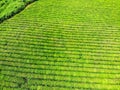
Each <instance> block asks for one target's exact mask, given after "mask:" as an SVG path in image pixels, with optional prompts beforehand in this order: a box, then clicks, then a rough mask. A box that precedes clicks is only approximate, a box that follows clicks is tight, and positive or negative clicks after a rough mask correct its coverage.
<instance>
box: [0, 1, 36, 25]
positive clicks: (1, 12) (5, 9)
mask: <svg viewBox="0 0 120 90" xmlns="http://www.w3.org/2000/svg"><path fill="white" fill-rule="evenodd" d="M34 1H37V0H21V1H20V0H19V1H18V0H9V1H7V0H2V1H1V2H0V23H2V22H3V21H4V20H6V19H8V18H11V17H12V16H14V15H15V14H17V13H19V12H20V11H22V10H23V9H24V8H25V7H26V6H27V5H29V4H30V3H32V2H34Z"/></svg>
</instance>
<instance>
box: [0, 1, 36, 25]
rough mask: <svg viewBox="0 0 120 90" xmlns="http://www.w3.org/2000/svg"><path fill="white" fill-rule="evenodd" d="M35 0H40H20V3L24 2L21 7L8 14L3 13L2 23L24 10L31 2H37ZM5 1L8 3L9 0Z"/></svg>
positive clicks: (0, 18) (0, 19) (0, 20)
mask: <svg viewBox="0 0 120 90" xmlns="http://www.w3.org/2000/svg"><path fill="white" fill-rule="evenodd" d="M35 1H38V0H21V1H19V2H20V3H23V4H21V6H20V7H15V9H14V10H13V11H11V12H6V14H3V15H1V16H0V24H1V23H2V22H3V21H5V20H7V19H9V18H11V17H13V16H14V15H16V14H18V13H20V12H21V11H22V10H24V9H25V7H26V6H28V5H29V4H31V3H33V2H35ZM14 2H15V1H13V3H14ZM5 3H7V1H6V2H5ZM14 4H15V3H14ZM11 7H13V5H11ZM5 8H6V7H5ZM1 13H2V12H1Z"/></svg>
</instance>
